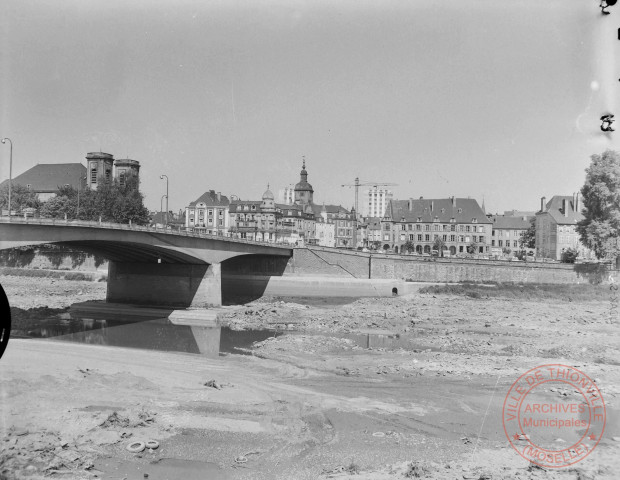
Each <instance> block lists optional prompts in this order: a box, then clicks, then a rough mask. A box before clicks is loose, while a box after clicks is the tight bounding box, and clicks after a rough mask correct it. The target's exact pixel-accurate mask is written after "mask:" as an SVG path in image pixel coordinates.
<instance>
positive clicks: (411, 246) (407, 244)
mask: <svg viewBox="0 0 620 480" xmlns="http://www.w3.org/2000/svg"><path fill="white" fill-rule="evenodd" d="M403 250H405V251H406V252H409V253H411V252H413V251H414V250H415V245H414V244H413V242H412V241H411V240H407V241H406V242H405V243H404V244H403Z"/></svg>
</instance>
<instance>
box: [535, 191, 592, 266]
mask: <svg viewBox="0 0 620 480" xmlns="http://www.w3.org/2000/svg"><path fill="white" fill-rule="evenodd" d="M580 208H581V206H580V198H579V193H574V194H573V195H572V196H567V195H554V196H553V197H552V198H551V200H549V201H548V202H547V201H546V197H542V198H541V199H540V211H539V212H538V213H536V256H537V257H541V258H549V259H553V260H561V259H562V253H563V252H564V251H566V249H568V248H573V249H575V250H577V251H578V252H579V257H578V258H580V259H593V258H594V254H593V253H592V251H591V250H590V249H588V248H587V247H585V246H584V245H583V244H582V243H581V241H580V240H579V234H578V233H577V231H576V229H575V227H576V226H577V222H579V221H580V220H582V219H583V215H582V214H581V211H580Z"/></svg>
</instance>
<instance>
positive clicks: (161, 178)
mask: <svg viewBox="0 0 620 480" xmlns="http://www.w3.org/2000/svg"><path fill="white" fill-rule="evenodd" d="M164 177H166V226H168V175H160V176H159V179H160V180H163V179H164Z"/></svg>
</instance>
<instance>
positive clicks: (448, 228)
mask: <svg viewBox="0 0 620 480" xmlns="http://www.w3.org/2000/svg"><path fill="white" fill-rule="evenodd" d="M491 233H492V222H491V220H489V219H488V218H487V216H486V215H485V213H484V211H483V210H482V208H480V206H479V205H478V202H477V201H476V200H474V199H470V198H455V197H451V198H439V199H424V198H421V197H420V199H419V200H414V199H409V200H392V201H390V203H389V205H388V208H387V210H386V213H385V216H384V217H383V218H382V219H381V237H382V238H381V247H382V248H384V249H393V250H394V251H395V252H397V253H399V252H402V251H403V247H404V245H405V244H406V243H407V242H411V243H410V245H411V244H413V246H414V251H415V252H416V253H421V254H425V253H426V254H430V253H432V251H433V247H434V246H435V242H436V241H437V239H438V238H439V239H441V240H442V241H443V244H444V255H446V254H447V255H465V254H468V253H470V252H472V253H475V254H482V255H484V254H489V253H490V252H489V246H490V243H491Z"/></svg>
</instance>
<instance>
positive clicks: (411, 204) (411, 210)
mask: <svg viewBox="0 0 620 480" xmlns="http://www.w3.org/2000/svg"><path fill="white" fill-rule="evenodd" d="M409 211H410V212H413V198H410V199H409Z"/></svg>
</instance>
